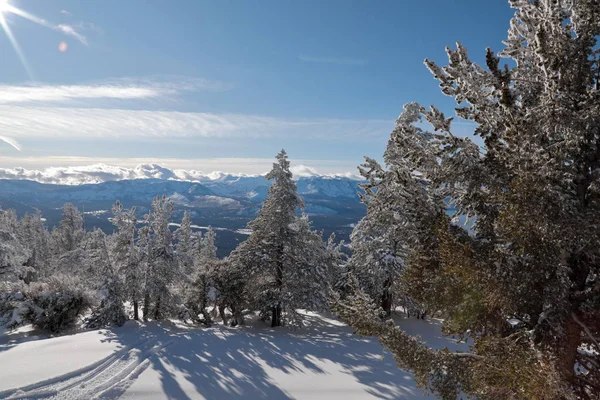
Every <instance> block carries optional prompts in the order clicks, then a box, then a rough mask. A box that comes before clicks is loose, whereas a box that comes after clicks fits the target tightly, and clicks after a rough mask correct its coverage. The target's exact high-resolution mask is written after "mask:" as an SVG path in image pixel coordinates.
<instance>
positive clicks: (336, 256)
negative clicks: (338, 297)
mask: <svg viewBox="0 0 600 400" xmlns="http://www.w3.org/2000/svg"><path fill="white" fill-rule="evenodd" d="M335 240H336V236H335V233H332V234H331V235H329V238H328V239H327V252H328V253H329V257H330V260H331V261H330V262H329V269H328V272H327V281H328V282H329V283H330V284H331V287H332V288H333V289H334V290H336V291H338V292H345V291H346V290H347V286H348V259H349V257H348V254H346V253H345V252H344V250H343V249H344V246H345V242H344V241H343V240H341V241H339V242H337V243H336V241H335Z"/></svg>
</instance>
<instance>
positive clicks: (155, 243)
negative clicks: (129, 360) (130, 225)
mask: <svg viewBox="0 0 600 400" xmlns="http://www.w3.org/2000/svg"><path fill="white" fill-rule="evenodd" d="M172 214H173V202H172V201H171V200H170V199H168V198H167V197H166V196H165V195H163V196H160V197H158V196H157V197H156V198H154V201H153V202H152V210H151V211H150V213H148V215H146V217H145V223H146V224H147V227H148V232H147V248H146V251H147V253H146V256H147V266H148V270H147V273H146V299H145V304H144V307H145V309H146V311H148V306H149V305H148V302H153V303H154V310H153V317H154V319H162V318H163V316H164V312H165V310H168V309H169V307H170V306H172V304H171V295H172V293H171V290H170V289H171V284H172V283H173V281H174V279H175V277H176V275H177V260H176V259H175V254H174V249H173V240H172V233H171V231H170V229H169V221H170V219H171V215H172ZM144 318H147V312H145V313H144Z"/></svg>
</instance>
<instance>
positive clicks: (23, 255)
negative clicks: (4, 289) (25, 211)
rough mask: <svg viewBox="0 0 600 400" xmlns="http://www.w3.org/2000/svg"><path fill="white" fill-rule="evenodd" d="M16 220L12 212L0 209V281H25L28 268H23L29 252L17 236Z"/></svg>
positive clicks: (28, 273) (28, 272)
mask: <svg viewBox="0 0 600 400" xmlns="http://www.w3.org/2000/svg"><path fill="white" fill-rule="evenodd" d="M17 229H18V220H17V217H16V214H15V212H14V210H2V209H0V281H17V280H19V279H21V280H27V277H28V276H29V275H30V271H29V267H27V266H24V264H25V262H26V261H27V259H28V258H29V252H28V251H27V250H26V249H25V247H24V246H23V245H22V244H21V241H20V240H19V238H18V236H17Z"/></svg>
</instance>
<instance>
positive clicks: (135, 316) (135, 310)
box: [133, 300, 140, 321]
mask: <svg viewBox="0 0 600 400" xmlns="http://www.w3.org/2000/svg"><path fill="white" fill-rule="evenodd" d="M139 306H140V305H139V304H138V301H137V300H134V301H133V319H134V320H136V321H139V320H140V312H139Z"/></svg>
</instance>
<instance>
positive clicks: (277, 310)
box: [271, 303, 281, 328]
mask: <svg viewBox="0 0 600 400" xmlns="http://www.w3.org/2000/svg"><path fill="white" fill-rule="evenodd" d="M271 313H272V317H271V328H275V327H276V326H281V303H277V306H275V307H273V308H272V309H271Z"/></svg>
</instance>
